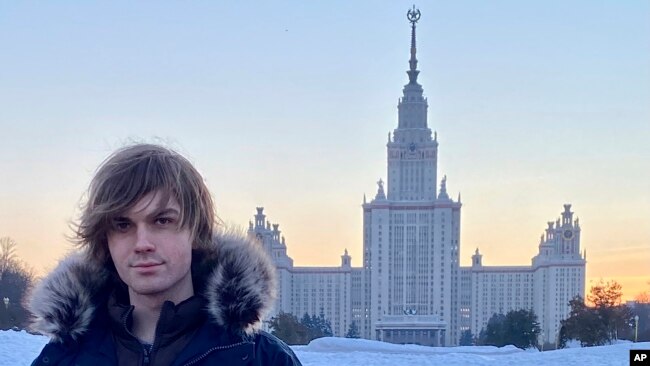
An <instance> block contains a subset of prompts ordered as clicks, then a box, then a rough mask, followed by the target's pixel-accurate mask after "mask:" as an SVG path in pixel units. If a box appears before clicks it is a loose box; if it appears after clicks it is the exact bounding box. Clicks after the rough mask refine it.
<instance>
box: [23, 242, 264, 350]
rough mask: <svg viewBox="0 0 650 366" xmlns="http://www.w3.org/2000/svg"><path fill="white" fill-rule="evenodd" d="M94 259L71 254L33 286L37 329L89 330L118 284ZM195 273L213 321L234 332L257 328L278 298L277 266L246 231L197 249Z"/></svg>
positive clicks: (66, 333) (71, 335) (65, 334)
mask: <svg viewBox="0 0 650 366" xmlns="http://www.w3.org/2000/svg"><path fill="white" fill-rule="evenodd" d="M91 263H92V262H91V261H89V260H87V258H86V255H85V254H84V253H75V254H72V255H70V256H68V257H66V258H65V259H63V260H62V261H61V262H60V263H59V265H58V266H57V268H56V269H54V271H52V272H51V273H50V274H49V275H48V276H47V277H45V278H44V279H43V280H42V281H40V282H39V283H38V284H37V285H36V286H35V287H34V290H33V291H32V293H31V296H30V298H29V300H28V308H29V310H30V312H31V313H32V316H33V318H32V324H31V328H32V329H33V330H34V331H37V332H40V333H42V334H45V335H47V336H49V337H50V338H52V340H53V341H55V342H61V341H63V340H65V339H73V340H76V339H78V338H79V337H80V336H82V335H83V334H85V333H86V331H87V330H88V328H89V325H90V323H91V322H92V320H93V319H94V317H95V316H97V314H96V310H97V309H98V308H99V307H101V306H102V305H103V304H101V303H100V302H101V301H105V299H106V296H105V294H106V293H107V292H110V291H111V290H112V288H113V287H114V286H115V282H114V280H113V278H114V275H113V274H112V273H111V271H110V270H109V269H108V268H99V267H98V266H96V265H93V264H91ZM192 277H193V280H194V288H195V293H196V294H197V295H202V296H203V297H205V299H206V300H207V309H206V311H207V313H208V315H209V317H210V319H211V321H212V322H214V323H215V324H217V325H219V326H221V327H223V328H225V329H227V330H229V331H231V332H234V333H241V334H252V333H254V332H255V331H257V330H258V329H259V327H260V325H261V321H262V319H264V317H265V316H266V315H267V314H268V312H269V311H270V309H271V307H272V306H273V303H274V301H275V296H276V278H275V267H274V265H273V264H272V263H271V260H270V259H269V258H268V256H267V255H266V253H265V252H264V249H263V247H262V246H261V245H260V244H258V243H256V242H253V241H251V240H249V239H247V238H246V237H245V236H244V235H242V234H238V233H233V232H227V233H221V234H218V235H216V236H215V238H214V240H213V245H212V247H211V248H209V249H196V250H194V251H193V253H192Z"/></svg>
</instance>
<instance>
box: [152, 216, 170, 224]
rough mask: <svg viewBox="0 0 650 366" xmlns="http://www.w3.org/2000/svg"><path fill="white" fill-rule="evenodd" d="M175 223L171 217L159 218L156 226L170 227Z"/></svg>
mask: <svg viewBox="0 0 650 366" xmlns="http://www.w3.org/2000/svg"><path fill="white" fill-rule="evenodd" d="M173 222H174V220H172V219H170V218H169V217H159V218H157V219H156V224H158V225H169V224H171V223H173Z"/></svg>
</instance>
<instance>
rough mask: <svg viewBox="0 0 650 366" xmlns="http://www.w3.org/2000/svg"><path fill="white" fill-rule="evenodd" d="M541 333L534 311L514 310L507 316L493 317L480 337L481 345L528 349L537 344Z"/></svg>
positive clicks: (495, 315) (498, 315) (497, 315)
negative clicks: (512, 346) (510, 345)
mask: <svg viewBox="0 0 650 366" xmlns="http://www.w3.org/2000/svg"><path fill="white" fill-rule="evenodd" d="M540 332H541V328H540V326H539V323H538V322H537V316H536V315H535V313H534V312H533V311H532V310H523V309H522V310H512V311H509V312H508V314H506V315H503V314H494V315H492V317H491V318H490V320H488V324H487V326H486V328H485V329H484V330H482V331H481V333H480V335H479V343H480V344H482V345H490V346H497V347H503V346H505V345H509V344H512V345H514V346H515V347H518V348H522V349H526V348H530V347H532V346H535V345H536V344H537V337H538V336H539V333H540ZM470 336H471V334H470Z"/></svg>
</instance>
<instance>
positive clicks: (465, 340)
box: [458, 329, 474, 346]
mask: <svg viewBox="0 0 650 366" xmlns="http://www.w3.org/2000/svg"><path fill="white" fill-rule="evenodd" d="M458 345H460V346H473V345H474V336H473V335H472V331H471V330H469V329H467V330H465V331H463V333H461V334H460V340H459V341H458Z"/></svg>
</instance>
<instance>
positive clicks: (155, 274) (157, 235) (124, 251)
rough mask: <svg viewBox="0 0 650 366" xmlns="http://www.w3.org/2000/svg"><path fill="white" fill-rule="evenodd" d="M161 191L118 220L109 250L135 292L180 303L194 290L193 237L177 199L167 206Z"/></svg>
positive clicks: (132, 291) (171, 199) (132, 298)
mask: <svg viewBox="0 0 650 366" xmlns="http://www.w3.org/2000/svg"><path fill="white" fill-rule="evenodd" d="M162 196H163V195H162V194H161V193H160V191H156V192H152V193H149V194H147V195H145V196H144V197H142V198H141V199H140V200H139V201H138V202H137V203H136V204H135V205H134V206H133V207H131V208H130V209H129V210H127V211H126V212H124V213H123V214H121V215H119V216H118V217H116V218H115V219H113V222H112V227H111V229H110V230H109V232H108V249H109V251H110V253H111V258H112V259H113V263H115V268H116V269H117V273H118V274H119V276H120V278H121V279H122V281H124V283H126V284H127V286H128V287H129V296H130V298H131V303H132V304H133V302H134V300H135V299H134V296H147V297H153V298H158V299H159V300H162V301H164V300H170V301H172V302H174V303H179V302H181V301H183V300H185V299H187V298H189V297H190V296H192V295H193V294H194V292H193V288H192V276H191V271H190V267H191V264H192V235H191V234H190V231H189V229H188V228H187V227H182V228H181V227H179V225H180V223H179V217H180V207H179V204H178V202H177V201H176V199H175V198H174V197H170V199H169V201H168V202H167V203H166V204H165V203H164V202H161V201H162V199H161V198H162Z"/></svg>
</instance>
